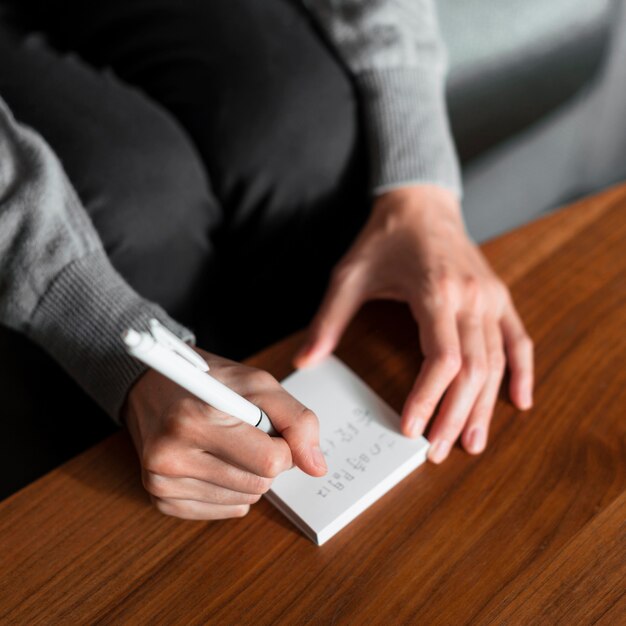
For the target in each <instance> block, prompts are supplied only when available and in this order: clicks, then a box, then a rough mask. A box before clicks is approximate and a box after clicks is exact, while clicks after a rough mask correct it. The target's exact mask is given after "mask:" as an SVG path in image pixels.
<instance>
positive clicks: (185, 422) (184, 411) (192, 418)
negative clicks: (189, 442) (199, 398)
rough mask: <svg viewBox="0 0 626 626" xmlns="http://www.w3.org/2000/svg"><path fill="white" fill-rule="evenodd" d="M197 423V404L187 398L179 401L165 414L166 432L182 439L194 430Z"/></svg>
mask: <svg viewBox="0 0 626 626" xmlns="http://www.w3.org/2000/svg"><path fill="white" fill-rule="evenodd" d="M197 423H198V410H197V404H196V403H195V402H194V401H193V400H191V399H190V398H185V399H183V400H180V401H179V402H177V403H176V406H174V407H172V408H171V409H170V410H169V411H168V413H167V415H166V416H165V432H166V433H167V435H169V436H171V437H173V438H174V439H181V438H183V437H185V436H186V435H188V434H189V433H190V432H192V431H193V430H194V429H195V428H196V425H197Z"/></svg>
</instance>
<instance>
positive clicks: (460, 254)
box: [295, 185, 533, 463]
mask: <svg viewBox="0 0 626 626" xmlns="http://www.w3.org/2000/svg"><path fill="white" fill-rule="evenodd" d="M381 298H386V299H392V300H400V301H404V302H407V304H408V305H409V307H410V309H411V311H412V314H413V316H414V318H415V320H416V321H417V324H418V326H419V333H420V344H421V347H422V351H423V353H424V357H425V358H424V362H423V364H422V367H421V370H420V372H419V375H418V377H417V380H416V381H415V384H414V386H413V389H412V391H411V392H410V394H409V396H408V398H407V400H406V402H405V405H404V408H403V411H402V424H401V427H402V430H403V432H404V433H405V434H406V435H408V436H418V435H420V434H422V432H423V431H424V429H425V428H426V426H427V424H428V423H429V422H430V421H431V420H432V426H431V430H430V433H429V439H430V441H431V444H432V446H431V448H430V452H429V459H430V460H431V461H433V462H435V463H439V462H441V461H443V460H444V459H445V458H446V457H447V456H448V454H449V451H450V449H451V447H452V445H453V444H454V442H455V441H456V439H457V438H458V437H459V435H462V443H463V446H464V447H465V449H466V450H467V451H468V452H471V453H479V452H481V451H482V450H483V449H484V447H485V445H486V442H487V435H488V430H489V424H490V421H491V416H492V413H493V409H494V405H495V402H496V398H497V394H498V390H499V387H500V383H501V381H502V377H503V374H504V371H505V367H506V364H507V362H508V366H509V368H510V372H511V381H510V388H509V393H510V396H511V399H512V401H513V403H514V404H515V405H516V406H517V407H518V408H520V409H527V408H529V407H530V406H531V405H532V389H533V345H532V342H531V340H530V339H529V337H528V335H527V333H526V331H525V329H524V325H523V324H522V321H521V320H520V318H519V315H518V313H517V311H516V310H515V307H514V305H513V302H512V300H511V297H510V294H509V291H508V289H507V288H506V286H505V285H504V284H503V283H502V282H501V281H500V280H499V279H498V278H497V276H496V275H495V274H494V273H493V271H492V270H491V268H490V267H489V265H488V263H487V261H486V260H485V259H484V257H483V256H482V254H481V252H480V250H479V249H478V247H477V246H476V245H475V244H474V243H473V242H472V241H471V240H470V239H469V237H468V235H467V234H466V231H465V228H464V225H463V220H462V217H461V210H460V206H459V203H458V201H457V199H456V198H455V196H454V195H453V194H452V193H451V192H448V191H447V190H445V189H443V188H439V187H436V186H430V185H420V186H414V187H405V188H402V189H398V190H393V191H390V192H388V193H385V194H383V195H382V196H380V197H379V198H378V199H377V200H376V202H375V204H374V207H373V210H372V214H371V216H370V219H369V220H368V222H367V224H366V225H365V227H364V228H363V230H362V231H361V233H360V234H359V236H358V237H357V239H356V241H355V243H354V244H353V245H352V247H351V248H350V250H349V251H348V252H347V254H346V255H345V256H344V258H343V259H342V260H341V261H340V263H339V264H338V265H337V267H336V268H335V270H334V271H333V275H332V277H331V282H330V285H329V287H328V290H327V292H326V295H325V297H324V300H323V302H322V304H321V306H320V309H319V311H318V313H317V314H316V316H315V318H314V320H313V322H312V323H311V326H310V329H309V333H308V338H307V341H306V343H305V345H304V347H303V348H302V349H301V350H300V352H299V353H298V354H297V356H296V357H295V364H296V366H297V367H304V366H307V365H311V364H313V363H315V362H317V361H319V360H320V359H322V358H323V357H324V356H326V355H327V354H329V353H330V352H332V351H333V349H334V348H335V346H336V345H337V343H338V341H339V339H340V337H341V335H342V333H343V331H344V330H345V328H346V326H347V325H348V323H349V322H350V320H351V319H352V317H353V316H354V315H355V313H356V312H357V310H358V309H359V308H360V307H361V305H362V304H363V303H364V302H365V301H367V300H372V299H381ZM440 402H441V404H440V406H439V410H438V411H437V412H436V409H437V406H438V405H439V403H440ZM435 412H436V414H435Z"/></svg>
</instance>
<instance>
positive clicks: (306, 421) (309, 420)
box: [298, 407, 319, 429]
mask: <svg viewBox="0 0 626 626" xmlns="http://www.w3.org/2000/svg"><path fill="white" fill-rule="evenodd" d="M298 425H299V426H304V427H305V428H310V429H313V428H318V426H319V422H318V420H317V415H315V413H313V411H311V409H308V408H306V407H303V409H302V412H301V413H300V415H298Z"/></svg>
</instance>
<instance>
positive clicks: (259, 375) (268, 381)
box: [249, 369, 278, 387]
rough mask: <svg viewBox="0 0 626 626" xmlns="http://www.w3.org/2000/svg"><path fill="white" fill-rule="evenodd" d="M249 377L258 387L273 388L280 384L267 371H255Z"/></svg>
mask: <svg viewBox="0 0 626 626" xmlns="http://www.w3.org/2000/svg"><path fill="white" fill-rule="evenodd" d="M249 376H250V381H251V382H252V383H253V384H254V385H256V386H258V387H272V386H274V385H277V384H278V381H277V380H276V379H275V378H274V377H273V376H272V375H271V374H270V373H269V372H266V371H265V370H259V369H253V370H252V371H251V372H250V374H249Z"/></svg>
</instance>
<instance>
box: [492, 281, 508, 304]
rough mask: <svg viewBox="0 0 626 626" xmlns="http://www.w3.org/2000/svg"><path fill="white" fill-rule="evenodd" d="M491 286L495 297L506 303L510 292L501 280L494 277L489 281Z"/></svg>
mask: <svg viewBox="0 0 626 626" xmlns="http://www.w3.org/2000/svg"><path fill="white" fill-rule="evenodd" d="M491 288H492V290H493V293H494V295H495V297H496V299H497V300H498V301H499V302H501V303H503V304H506V303H507V302H509V301H510V299H511V293H510V292H509V288H508V287H507V286H506V285H505V284H504V282H502V281H501V280H500V279H499V278H494V279H493V281H492V283H491Z"/></svg>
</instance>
